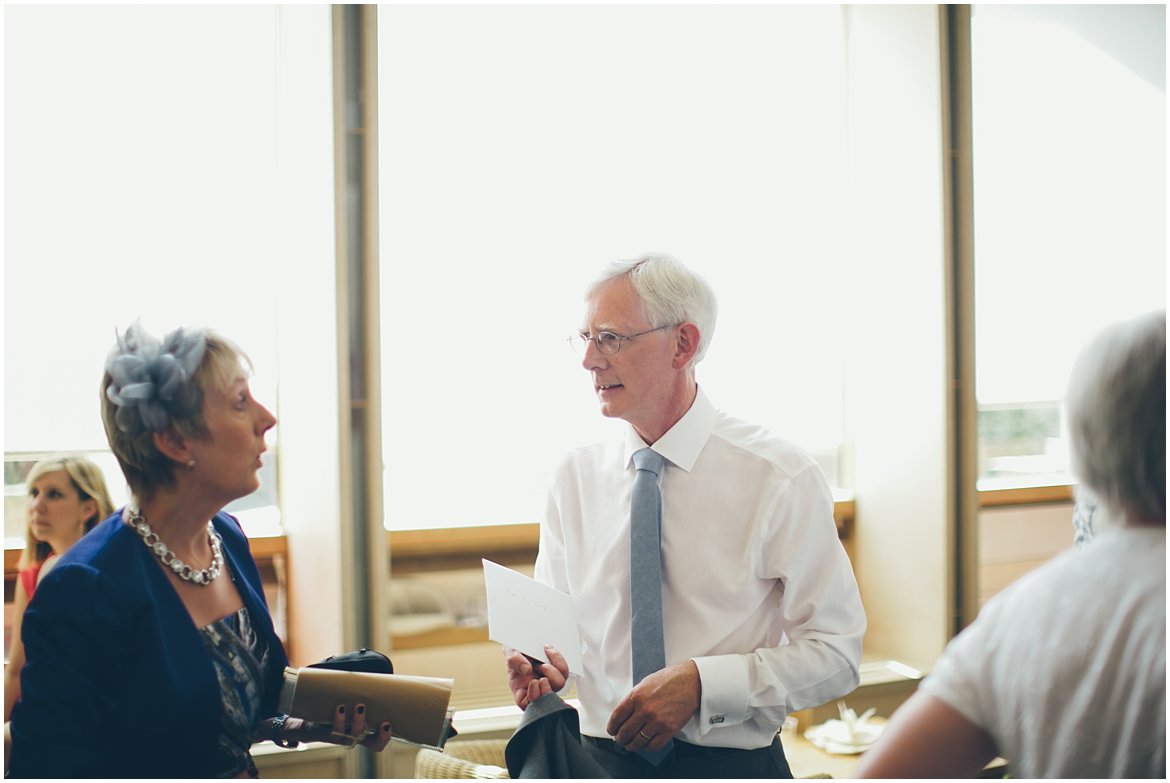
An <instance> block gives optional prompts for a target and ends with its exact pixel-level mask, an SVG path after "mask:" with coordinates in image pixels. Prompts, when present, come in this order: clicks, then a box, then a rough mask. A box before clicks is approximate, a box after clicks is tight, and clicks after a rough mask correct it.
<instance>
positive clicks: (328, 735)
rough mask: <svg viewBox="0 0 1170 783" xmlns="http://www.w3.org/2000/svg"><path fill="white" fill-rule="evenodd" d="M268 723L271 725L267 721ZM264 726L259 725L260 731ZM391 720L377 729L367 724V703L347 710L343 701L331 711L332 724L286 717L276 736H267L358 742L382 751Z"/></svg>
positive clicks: (284, 738)
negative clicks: (368, 726)
mask: <svg viewBox="0 0 1170 783" xmlns="http://www.w3.org/2000/svg"><path fill="white" fill-rule="evenodd" d="M267 723H268V726H269V727H270V726H271V725H272V722H271V721H267ZM263 731H264V727H262V728H261V733H262V734H263ZM391 736H392V735H391V727H390V721H382V724H381V725H380V726H378V727H377V729H376V730H369V729H367V727H366V705H364V704H355V705H354V706H353V709H352V710H351V709H349V708H348V707H346V705H344V704H339V705H337V709H336V710H334V711H333V722H332V723H313V722H312V721H307V720H303V719H301V718H286V719H285V721H284V728H283V730H282V731H281V732H280V736H279V737H274V736H271V734H269V735H268V739H271V740H273V741H274V742H275V741H277V740H280V741H282V742H328V743H330V744H332V745H345V746H347V747H350V748H353V747H357V746H358V745H361V746H362V747H366V748H369V749H370V750H372V751H374V752H375V753H381V752H382V750H383V749H385V747H386V744H387V743H388V742H390V737H391Z"/></svg>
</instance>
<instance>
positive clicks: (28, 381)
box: [4, 5, 332, 546]
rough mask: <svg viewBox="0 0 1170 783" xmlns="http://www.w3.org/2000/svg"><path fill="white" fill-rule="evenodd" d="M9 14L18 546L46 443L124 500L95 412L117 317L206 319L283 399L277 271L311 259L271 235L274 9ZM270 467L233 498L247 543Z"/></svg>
mask: <svg viewBox="0 0 1170 783" xmlns="http://www.w3.org/2000/svg"><path fill="white" fill-rule="evenodd" d="M4 14H5V25H4V28H5V40H4V46H5V64H6V67H5V83H4V100H5V123H6V124H5V192H6V198H5V204H4V207H5V214H4V224H5V232H4V256H5V262H4V274H5V288H4V326H5V333H4V365H5V367H4V373H5V376H4V391H5V404H4V438H5V442H4V449H5V454H6V470H5V484H6V488H5V492H6V504H5V526H6V530H5V535H6V538H7V540H8V543H9V545H11V546H20V545H21V542H22V541H23V527H24V502H23V489H24V488H23V486H22V482H23V478H24V473H25V472H26V471H27V468H28V467H29V465H30V463H31V461H32V460H35V459H37V458H38V457H40V456H43V455H44V454H46V453H51V452H55V451H80V452H86V453H89V454H91V455H92V456H94V458H95V459H97V460H98V461H99V463H100V464H101V465H102V466H103V468H104V469H105V471H106V476H107V480H108V483H109V485H110V489H111V491H112V494H113V495H114V499H115V502H116V503H120V502H122V501H124V500H125V499H126V491H125V488H124V481H123V479H122V476H121V474H120V471H119V470H118V469H117V466H116V462H115V461H114V460H113V458H112V456H111V455H110V454H109V452H108V451H107V450H106V439H105V435H104V432H103V430H102V425H101V418H100V413H99V408H98V400H99V397H98V395H99V389H98V386H99V381H100V379H101V373H102V366H103V361H104V359H105V355H106V352H107V351H108V350H109V348H110V347H111V346H112V345H113V342H114V334H115V330H116V329H118V330H124V329H125V328H126V327H127V326H128V325H129V324H130V323H131V322H133V321H134V320H135V319H141V321H142V323H143V325H144V326H146V327H147V328H148V329H149V330H150V331H152V332H153V333H155V334H160V333H162V332H164V331H169V330H170V329H172V328H174V327H176V326H181V325H191V326H211V327H213V328H215V329H217V330H219V331H220V332H222V333H223V334H225V335H227V336H228V337H230V338H231V339H233V340H235V341H237V342H238V343H239V344H240V345H241V346H242V347H243V348H244V350H245V351H246V352H247V353H248V354H249V355H250V357H251V358H252V360H253V362H254V364H255V370H256V371H255V376H254V378H253V381H252V385H253V390H254V392H255V394H256V396H257V397H258V398H259V399H260V400H262V401H264V402H266V403H268V404H269V405H270V406H273V407H275V405H276V394H275V392H276V378H277V367H276V328H277V324H276V306H277V302H276V297H275V295H274V286H273V277H274V273H275V271H276V270H277V269H278V268H279V265H280V264H282V263H295V262H297V261H298V259H295V258H290V257H283V256H282V255H281V254H280V253H279V249H280V248H281V247H282V243H281V241H280V240H279V238H278V236H277V233H276V232H277V231H278V229H279V226H280V221H279V219H278V218H279V206H278V205H279V203H280V193H279V189H278V187H277V181H278V167H279V166H280V165H281V162H280V161H278V155H277V151H278V149H279V145H278V134H277V116H278V104H279V98H278V91H279V88H280V86H281V85H280V80H279V78H278V74H279V69H278V58H279V55H280V52H279V41H280V40H281V25H282V18H281V10H280V9H279V8H277V7H275V6H246V7H245V6H204V7H180V6H165V7H164V6H157V7H154V6H67V7H66V6H30V5H25V6H10V7H8V8H6V9H5V11H4ZM324 108H325V110H326V111H327V110H328V107H327V106H326V107H324ZM283 165H286V166H287V165H288V161H284V162H283ZM325 215H326V218H327V219H328V218H330V217H331V215H330V214H329V213H328V212H326V213H325ZM323 262H324V263H325V264H330V265H331V263H332V259H329V258H326V259H323ZM270 437H273V438H274V437H275V436H274V435H273V436H270ZM273 453H275V451H274V452H273ZM269 463H270V464H269V465H268V466H267V467H266V470H265V475H264V476H262V488H261V490H260V491H259V492H258V493H257V494H255V495H253V496H252V497H249V498H245V499H242V500H241V501H238V502H237V503H236V504H234V505H233V506H232V507H231V508H232V509H233V510H234V511H235V512H237V513H238V514H239V515H240V516H241V518H242V520H243V521H244V524H245V528H246V529H247V530H248V532H249V533H250V534H252V535H258V534H259V535H263V534H265V533H274V532H279V512H278V510H277V509H278V507H277V504H276V469H275V461H274V460H270V461H269Z"/></svg>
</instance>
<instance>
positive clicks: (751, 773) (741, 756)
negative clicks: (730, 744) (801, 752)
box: [581, 735, 792, 778]
mask: <svg viewBox="0 0 1170 783" xmlns="http://www.w3.org/2000/svg"><path fill="white" fill-rule="evenodd" d="M581 747H582V748H583V749H584V750H585V751H586V752H587V753H588V754H589V756H590V757H591V758H593V760H594V761H596V762H597V763H598V764H599V765H600V766H601V767H602V768H604V769H605V770H606V771H607V772H608V773H609V774H610V776H611V777H615V778H791V777H792V770H791V769H790V768H789V767H788V759H786V758H785V757H784V747H783V746H782V745H781V744H780V738H779V737H775V738H774V739H773V740H772V744H771V745H770V746H768V747H766V748H756V749H755V750H741V749H739V748H709V747H704V746H702V745H692V744H690V743H689V742H683V741H681V740H678V739H676V740H675V741H674V748H673V749H672V750H671V752H670V755H668V756H667V757H666V758H665V759H663V761H662V763H661V764H659V765H658V766H657V767H656V766H654V765H653V764H651V763H650V762H648V761H645V760H643V759H642V757H641V756H639V755H638V754H636V753H631V752H629V751H627V750H623V749H622V748H619V747H618V746H617V743H615V742H614V741H613V740H611V739H599V738H597V737H589V736H586V735H582V736H581Z"/></svg>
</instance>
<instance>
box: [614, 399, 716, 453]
mask: <svg viewBox="0 0 1170 783" xmlns="http://www.w3.org/2000/svg"><path fill="white" fill-rule="evenodd" d="M713 429H715V406H714V405H712V404H711V401H710V400H708V399H707V395H705V394H703V389H702V388H700V389H699V390H698V393H697V394H695V401H694V402H693V403H691V407H690V409H689V410H687V412H686V413H684V414H683V417H682V418H681V419H679V420H678V421H677V422H675V425H674V426H673V427H671V428H670V429H669V430H667V431H666V434H665V435H663V436H662V437H661V438H659V439H658V440H657V441H656V442H655V443H654V447H653V448H654V451H656V452H658V453H659V454H661V455H662V456H664V457H666V459H667V460H669V461H670V463H671V464H672V465H675V466H677V467H680V468H682V469H683V470H685V471H687V472H688V473H690V471H691V469H692V468H693V467H694V466H695V462H697V461H698V459H699V452H701V451H702V450H703V446H704V445H706V443H707V438H708V437H710V435H711V431H712V430H713ZM644 448H646V441H644V440H642V437H641V436H640V435H638V433H637V431H635V430H634V428H633V426H632V425H631V426H627V427H626V464H627V465H629V464H630V463H631V461H632V460H633V458H634V452H635V451H637V450H639V449H644Z"/></svg>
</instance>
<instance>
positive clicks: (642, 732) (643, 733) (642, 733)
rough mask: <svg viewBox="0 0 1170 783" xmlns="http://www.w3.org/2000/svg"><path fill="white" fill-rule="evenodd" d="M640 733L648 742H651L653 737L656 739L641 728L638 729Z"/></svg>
mask: <svg viewBox="0 0 1170 783" xmlns="http://www.w3.org/2000/svg"><path fill="white" fill-rule="evenodd" d="M638 734H639V736H641V737H642V739H644V740H646V741H647V742H650V741H651V740H652V739H654V738H653V737H647V736H646V732H644V731H642V730H641V729H638Z"/></svg>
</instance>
